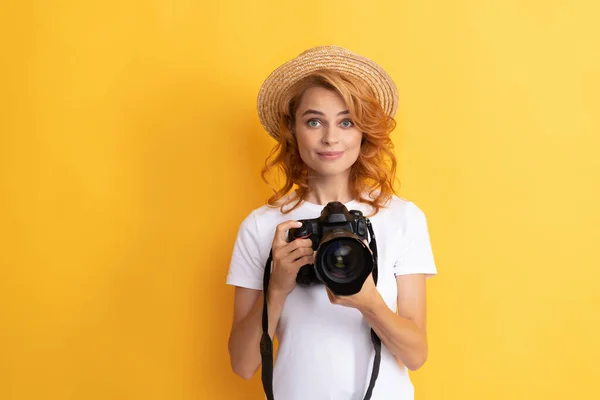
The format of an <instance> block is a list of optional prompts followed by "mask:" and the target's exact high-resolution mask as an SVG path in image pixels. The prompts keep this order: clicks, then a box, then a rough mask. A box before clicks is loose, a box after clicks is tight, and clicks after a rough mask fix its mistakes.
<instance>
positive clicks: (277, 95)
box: [257, 46, 398, 140]
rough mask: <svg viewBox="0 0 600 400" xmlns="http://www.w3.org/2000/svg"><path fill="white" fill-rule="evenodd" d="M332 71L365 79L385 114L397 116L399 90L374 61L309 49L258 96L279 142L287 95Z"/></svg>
mask: <svg viewBox="0 0 600 400" xmlns="http://www.w3.org/2000/svg"><path fill="white" fill-rule="evenodd" d="M322 69H329V70H335V71H339V72H343V73H346V74H349V75H351V76H354V77H356V78H360V79H363V80H364V81H365V82H366V83H367V84H368V85H369V86H370V87H371V89H372V90H373V93H375V97H376V98H377V100H378V101H379V103H381V106H382V107H383V110H384V111H385V112H386V113H387V114H388V115H390V116H392V117H393V116H394V115H395V114H396V111H397V109H398V89H397V88H396V85H395V83H394V81H393V80H392V78H391V77H390V76H389V75H388V73H387V72H386V71H385V70H384V69H383V68H382V67H380V66H379V65H378V64H376V63H375V62H373V61H372V60H370V59H368V58H366V57H364V56H361V55H359V54H356V53H353V52H351V51H349V50H347V49H344V48H342V47H338V46H318V47H313V48H311V49H308V50H306V51H304V52H303V53H301V54H300V55H299V56H297V57H296V58H293V59H291V60H289V61H287V62H286V63H285V64H283V65H281V66H280V67H278V68H277V69H276V70H275V71H273V72H272V73H271V74H270V75H269V76H268V78H267V79H266V80H265V81H264V83H263V84H262V86H261V88H260V90H259V93H258V101H257V108H258V117H259V119H260V122H261V124H262V125H263V126H264V128H265V129H266V130H267V132H268V133H269V134H270V135H271V136H272V137H273V138H274V139H276V140H278V138H279V122H280V115H279V109H278V107H279V103H280V101H281V98H282V97H283V95H284V94H285V92H286V91H287V90H288V89H289V88H290V86H292V85H293V84H294V83H296V82H297V81H298V80H300V79H302V78H304V77H306V76H308V75H310V74H311V73H313V72H315V71H318V70H322Z"/></svg>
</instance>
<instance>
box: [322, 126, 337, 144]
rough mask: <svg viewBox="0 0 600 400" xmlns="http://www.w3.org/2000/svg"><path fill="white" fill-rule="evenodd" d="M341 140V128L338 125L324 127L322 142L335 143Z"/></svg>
mask: <svg viewBox="0 0 600 400" xmlns="http://www.w3.org/2000/svg"><path fill="white" fill-rule="evenodd" d="M339 141H340V129H339V128H338V127H337V126H329V127H327V128H325V129H323V137H322V138H321V143H323V144H329V145H331V144H335V143H338V142H339Z"/></svg>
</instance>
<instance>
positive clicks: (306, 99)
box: [297, 86, 347, 113]
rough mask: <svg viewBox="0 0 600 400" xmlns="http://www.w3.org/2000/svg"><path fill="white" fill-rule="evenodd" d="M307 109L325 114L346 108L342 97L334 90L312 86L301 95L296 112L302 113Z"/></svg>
mask: <svg viewBox="0 0 600 400" xmlns="http://www.w3.org/2000/svg"><path fill="white" fill-rule="evenodd" d="M309 108H310V109H315V110H318V111H321V112H324V113H327V112H328V111H329V112H339V111H343V110H345V109H346V108H347V107H346V104H345V103H344V99H342V96H340V94H339V93H337V92H336V91H335V90H333V89H327V88H324V87H320V86H313V87H310V88H308V89H306V91H305V92H304V94H303V95H302V97H301V99H300V104H299V105H298V109H297V111H299V112H303V111H304V110H307V109H309Z"/></svg>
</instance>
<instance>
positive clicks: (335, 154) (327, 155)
mask: <svg viewBox="0 0 600 400" xmlns="http://www.w3.org/2000/svg"><path fill="white" fill-rule="evenodd" d="M317 154H318V155H319V158H320V159H322V160H326V161H327V160H336V159H338V158H340V157H341V156H342V155H344V152H343V151H323V152H318V153H317Z"/></svg>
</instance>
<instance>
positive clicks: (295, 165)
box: [261, 70, 397, 214]
mask: <svg viewBox="0 0 600 400" xmlns="http://www.w3.org/2000/svg"><path fill="white" fill-rule="evenodd" d="M315 86H319V87H323V88H326V89H330V90H334V91H336V92H337V93H339V94H340V96H341V97H342V98H343V100H344V102H345V103H346V105H347V107H348V110H349V111H350V116H351V118H352V122H353V123H354V124H355V126H356V127H357V128H358V129H360V131H361V132H362V133H363V139H362V144H361V150H360V155H359V156H358V159H357V160H356V162H355V163H354V165H352V167H351V171H350V191H351V194H352V196H353V198H354V199H357V200H359V201H361V202H364V203H367V204H370V205H371V206H372V207H373V208H374V214H376V213H377V212H378V211H379V209H380V208H381V207H383V206H384V205H385V203H386V202H387V201H388V200H389V199H390V198H391V197H392V195H393V194H395V190H394V187H393V184H394V181H395V175H396V166H397V161H396V157H395V156H394V151H393V149H394V145H393V143H392V141H391V139H390V133H391V132H392V131H393V130H394V128H395V127H396V121H395V120H394V118H393V117H391V116H389V115H387V114H386V113H385V112H384V110H383V108H382V107H381V104H380V103H379V102H378V101H377V99H376V98H375V96H374V94H373V92H372V90H371V88H370V87H369V86H368V85H367V84H366V83H365V82H364V81H362V80H361V79H358V78H354V77H352V76H349V75H347V74H343V73H340V72H337V71H330V70H321V71H317V72H315V73H313V74H311V75H309V76H307V77H305V78H303V79H301V80H299V81H298V82H296V83H295V84H294V85H293V86H292V87H291V88H290V89H289V90H288V91H287V92H286V95H285V96H284V98H283V99H282V101H281V103H280V104H279V114H280V115H281V119H280V124H279V126H280V128H279V131H280V135H279V141H278V143H277V144H276V145H275V147H274V148H273V149H272V151H271V153H270V154H269V156H268V157H267V159H266V161H265V166H264V168H263V170H262V173H261V176H262V178H263V180H264V181H265V182H266V183H267V184H268V185H269V186H270V187H271V188H272V189H273V191H274V194H273V195H272V196H271V197H269V199H268V200H267V204H268V205H269V206H273V207H274V206H277V204H278V202H279V200H280V199H282V198H283V197H284V196H286V195H287V194H288V193H289V192H290V190H292V188H293V187H294V185H296V186H297V188H296V198H294V197H290V198H289V199H287V201H285V202H284V203H283V204H281V205H280V207H281V208H280V209H281V212H282V213H288V212H290V211H292V210H294V209H295V208H297V207H298V206H300V204H302V202H303V201H304V200H305V199H306V196H307V195H308V193H310V191H311V188H310V187H309V186H308V180H307V167H306V165H305V164H304V162H303V161H302V159H301V158H300V154H299V152H298V143H297V141H296V138H295V136H294V134H293V133H292V131H291V127H293V126H294V124H295V114H296V110H297V108H298V106H299V104H300V102H301V100H302V95H303V94H304V92H305V91H306V90H307V89H308V88H310V87H315ZM275 167H278V168H279V170H280V171H281V172H282V173H283V175H284V177H285V183H284V185H283V187H281V188H280V189H276V188H274V187H273V186H272V185H271V184H270V182H269V181H268V179H267V178H266V174H267V172H269V171H271V170H272V169H273V168H275ZM365 194H368V196H367V197H365ZM293 201H296V204H295V205H294V206H293V207H291V208H288V209H287V210H284V207H285V206H287V205H288V204H290V203H292V202H293Z"/></svg>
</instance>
